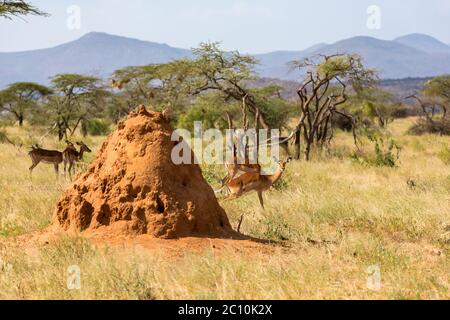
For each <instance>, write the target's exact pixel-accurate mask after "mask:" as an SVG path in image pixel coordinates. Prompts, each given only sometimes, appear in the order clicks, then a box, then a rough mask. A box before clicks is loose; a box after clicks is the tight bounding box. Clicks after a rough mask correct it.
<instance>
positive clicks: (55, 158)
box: [28, 145, 63, 176]
mask: <svg viewBox="0 0 450 320" xmlns="http://www.w3.org/2000/svg"><path fill="white" fill-rule="evenodd" d="M32 148H33V150H31V151H30V152H29V153H28V155H29V156H30V158H31V161H32V162H33V165H32V166H31V167H30V175H31V174H32V173H33V170H34V168H36V167H37V166H38V165H39V164H40V163H41V162H42V163H45V164H53V166H54V168H55V172H56V175H57V176H58V174H59V165H60V164H61V163H62V162H63V154H62V152H59V151H55V150H45V149H42V148H40V147H39V146H37V145H34V146H32Z"/></svg>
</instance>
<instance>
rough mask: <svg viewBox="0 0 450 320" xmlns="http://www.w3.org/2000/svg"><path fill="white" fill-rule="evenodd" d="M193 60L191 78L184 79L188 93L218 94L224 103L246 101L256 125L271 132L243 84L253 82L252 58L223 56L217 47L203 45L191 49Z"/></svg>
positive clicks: (215, 45)
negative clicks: (208, 92)
mask: <svg viewBox="0 0 450 320" xmlns="http://www.w3.org/2000/svg"><path fill="white" fill-rule="evenodd" d="M193 53H194V56H195V60H194V61H193V62H191V66H192V70H191V74H189V75H187V76H185V79H186V80H188V81H187V83H188V91H189V92H190V93H192V94H194V95H198V94H201V93H203V92H207V91H218V92H220V93H221V94H222V95H223V98H224V100H225V101H229V100H230V99H233V100H234V101H237V102H241V101H243V100H244V101H245V105H246V107H247V108H248V110H249V111H250V112H251V113H252V114H253V115H254V116H256V115H258V117H257V119H258V123H259V125H260V126H261V127H262V128H264V129H270V125H269V123H268V122H267V121H266V114H265V113H264V111H263V110H261V108H260V106H259V105H258V103H257V100H256V98H255V96H254V94H252V92H251V90H249V89H248V88H247V87H246V84H245V83H246V82H247V81H249V80H251V79H253V78H254V75H253V71H252V70H253V67H254V66H255V65H256V64H257V61H256V60H255V58H253V57H251V56H246V55H241V54H240V53H239V52H237V51H234V52H225V51H222V50H221V49H220V46H219V43H217V42H214V43H202V44H200V47H199V48H196V49H193Z"/></svg>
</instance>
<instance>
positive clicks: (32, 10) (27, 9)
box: [0, 0, 48, 19]
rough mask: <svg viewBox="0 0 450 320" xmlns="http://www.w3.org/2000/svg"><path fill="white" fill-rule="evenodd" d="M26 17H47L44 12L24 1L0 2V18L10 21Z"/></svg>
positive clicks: (8, 0)
mask: <svg viewBox="0 0 450 320" xmlns="http://www.w3.org/2000/svg"><path fill="white" fill-rule="evenodd" d="M26 15H37V16H48V14H47V13H46V12H44V11H41V10H40V9H38V8H37V7H35V6H33V5H32V4H31V3H30V2H29V1H24V0H0V17H3V18H6V19H12V18H13V17H21V16H26Z"/></svg>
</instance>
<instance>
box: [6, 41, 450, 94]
mask: <svg viewBox="0 0 450 320" xmlns="http://www.w3.org/2000/svg"><path fill="white" fill-rule="evenodd" d="M445 47H446V45H445V44H443V43H442V42H440V41H439V40H436V39H434V38H432V37H429V36H424V35H409V36H405V37H401V38H398V39H395V40H394V41H385V40H379V39H375V38H371V37H354V38H350V39H346V40H342V41H338V42H336V43H333V44H323V43H321V44H318V45H315V46H313V47H311V48H308V49H306V50H303V51H274V52H271V53H267V54H259V55H255V57H256V58H257V59H258V60H259V61H260V63H261V64H260V65H259V66H258V67H257V69H256V71H257V72H258V74H259V75H260V76H262V77H267V78H279V79H283V80H299V77H300V75H299V73H298V72H295V71H294V72H289V67H288V63H289V62H291V61H293V60H299V59H303V58H306V57H310V56H314V55H318V54H333V53H359V54H361V55H362V56H363V57H364V60H365V61H366V63H367V64H368V66H370V67H372V68H376V69H377V70H379V72H380V75H381V77H382V78H385V79H387V78H392V79H400V78H407V77H430V76H435V75H439V74H443V73H450V51H448V52H447V51H446V50H442V49H445ZM191 56H192V54H191V52H190V51H189V50H186V49H179V48H173V47H170V46H168V45H166V44H159V43H154V42H148V41H140V40H136V39H130V38H125V37H119V36H114V35H109V34H105V33H89V34H87V35H85V36H83V37H82V38H80V39H78V40H76V41H73V42H69V43H66V44H62V45H60V46H57V47H54V48H49V49H41V50H34V51H26V52H13V53H0V87H4V86H5V85H7V84H9V83H13V82H17V81H36V82H41V83H48V79H49V77H51V76H54V75H56V74H58V73H67V72H74V73H84V74H92V75H98V76H109V75H110V74H111V73H112V72H113V71H114V70H116V69H118V68H121V67H124V66H129V65H145V64H150V63H162V62H167V61H170V60H173V59H178V58H183V57H191Z"/></svg>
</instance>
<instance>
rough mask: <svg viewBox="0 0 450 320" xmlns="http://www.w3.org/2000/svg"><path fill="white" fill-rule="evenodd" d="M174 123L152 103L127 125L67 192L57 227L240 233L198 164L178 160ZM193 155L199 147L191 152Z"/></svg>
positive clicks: (111, 232)
mask: <svg viewBox="0 0 450 320" xmlns="http://www.w3.org/2000/svg"><path fill="white" fill-rule="evenodd" d="M172 132H173V129H172V127H171V125H170V124H169V122H168V121H167V119H165V118H164V116H163V114H162V113H159V112H148V111H147V110H146V109H145V107H144V106H141V107H140V108H139V111H137V112H133V113H131V114H130V115H129V117H128V119H127V120H125V121H124V122H122V123H120V124H119V126H118V129H117V131H115V132H114V133H112V134H111V135H110V136H109V137H108V139H107V140H106V142H105V143H104V144H103V146H102V147H101V149H100V151H99V153H98V154H97V157H96V159H95V161H94V162H93V163H92V165H91V166H90V168H89V169H88V171H87V172H86V173H85V174H83V175H81V176H79V177H78V179H77V180H76V181H75V182H74V183H73V184H72V185H71V186H70V187H69V188H68V190H67V191H66V192H65V193H64V194H63V196H62V198H61V200H60V201H59V203H58V204H57V208H56V210H55V213H54V223H53V229H54V230H63V231H74V232H82V233H83V234H85V235H89V234H96V235H97V236H98V235H101V234H104V235H108V239H111V237H112V236H113V237H114V236H116V237H117V236H139V235H149V236H151V237H154V238H161V239H178V238H182V237H210V238H239V237H241V236H240V235H238V234H236V233H235V232H234V231H233V230H232V228H231V225H230V222H229V220H228V218H227V216H226V214H225V211H224V210H223V209H222V208H221V207H220V205H219V203H218V202H217V199H216V197H215V195H214V191H213V190H212V189H211V187H210V186H209V185H208V183H207V182H206V181H205V180H204V178H203V176H202V172H201V170H200V167H199V166H198V165H195V164H192V165H175V164H174V163H173V161H172V158H171V155H172V150H173V147H174V146H175V145H176V144H177V142H173V141H172V139H171V137H172ZM191 153H192V151H191Z"/></svg>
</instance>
